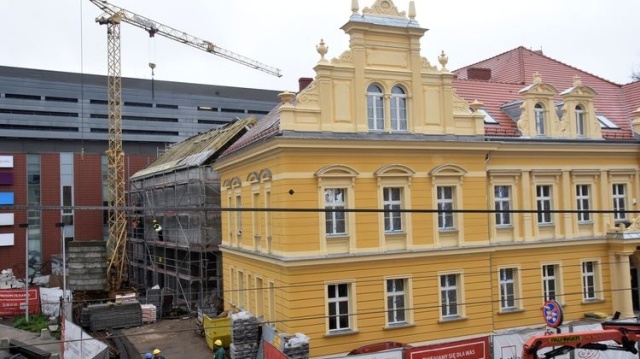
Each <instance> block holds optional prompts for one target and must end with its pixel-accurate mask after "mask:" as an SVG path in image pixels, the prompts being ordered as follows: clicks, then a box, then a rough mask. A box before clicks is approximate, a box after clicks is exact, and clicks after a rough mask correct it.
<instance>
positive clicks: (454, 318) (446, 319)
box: [438, 316, 469, 324]
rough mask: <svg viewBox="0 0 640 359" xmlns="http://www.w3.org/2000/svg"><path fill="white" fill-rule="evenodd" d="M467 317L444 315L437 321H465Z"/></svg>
mask: <svg viewBox="0 0 640 359" xmlns="http://www.w3.org/2000/svg"><path fill="white" fill-rule="evenodd" d="M467 319H469V318H467V317H460V316H455V317H445V318H440V319H439V320H438V323H440V324H442V323H453V322H462V321H465V320H467Z"/></svg>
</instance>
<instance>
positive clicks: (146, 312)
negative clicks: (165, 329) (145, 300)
mask: <svg viewBox="0 0 640 359" xmlns="http://www.w3.org/2000/svg"><path fill="white" fill-rule="evenodd" d="M140 307H141V308H142V322H143V323H155V322H156V306H155V305H153V304H142V305H140Z"/></svg>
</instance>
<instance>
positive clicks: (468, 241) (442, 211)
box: [213, 0, 640, 357]
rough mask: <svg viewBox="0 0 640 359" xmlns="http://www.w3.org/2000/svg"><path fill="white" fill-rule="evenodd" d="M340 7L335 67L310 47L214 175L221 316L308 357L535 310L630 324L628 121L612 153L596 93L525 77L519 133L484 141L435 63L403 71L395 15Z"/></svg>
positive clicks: (634, 239)
mask: <svg viewBox="0 0 640 359" xmlns="http://www.w3.org/2000/svg"><path fill="white" fill-rule="evenodd" d="M352 3H353V5H352V11H353V14H352V15H351V17H350V18H349V21H348V22H347V23H346V24H345V25H344V26H343V27H342V28H343V29H344V31H345V32H346V33H347V34H348V35H349V36H350V47H349V49H347V50H346V51H344V52H343V53H342V54H341V55H339V56H338V57H336V58H333V59H331V60H328V59H326V58H325V56H326V53H327V50H326V45H327V44H324V43H323V42H321V43H320V44H318V46H317V50H318V53H319V54H320V60H319V62H318V64H317V65H316V66H315V71H316V76H315V78H314V79H313V81H312V82H311V83H310V85H309V86H307V87H306V88H305V89H302V90H301V91H300V92H299V93H297V94H292V93H287V92H285V93H282V94H281V95H280V98H281V100H282V103H281V104H280V105H279V106H278V107H276V108H275V109H274V110H273V111H272V112H271V113H270V114H268V115H267V116H265V117H264V118H262V119H261V120H260V121H259V122H258V124H257V125H256V126H255V127H254V128H252V129H251V130H250V131H248V132H247V134H245V135H244V136H243V138H241V139H240V140H239V141H238V142H236V143H235V144H234V145H233V146H231V147H230V148H229V149H228V150H227V152H226V153H225V154H223V155H222V157H221V158H220V159H219V160H218V161H217V162H216V163H214V165H213V166H214V168H215V170H217V171H218V172H219V173H220V176H221V181H222V191H221V197H222V206H223V207H225V208H227V209H228V210H227V211H223V218H222V226H223V230H222V233H223V240H222V252H223V271H224V288H225V292H224V299H225V307H226V309H232V310H240V309H242V310H248V311H251V312H252V313H254V314H256V315H257V316H260V317H262V318H263V319H264V321H265V322H267V323H269V324H270V325H273V326H275V328H276V329H277V330H278V331H281V332H286V333H295V332H302V333H304V334H306V335H308V336H309V337H310V340H311V342H310V346H311V355H312V356H314V357H317V356H328V355H338V354H343V353H346V352H349V351H350V350H352V349H354V348H356V347H358V346H361V345H364V344H369V343H373V342H379V341H399V342H405V343H409V344H414V345H415V344H418V343H426V342H438V341H451V340H454V339H456V338H469V337H475V336H482V335H487V334H490V333H492V332H495V331H500V330H504V329H508V328H514V327H525V326H536V325H542V324H543V323H544V322H543V318H542V315H541V306H542V304H543V303H544V302H545V300H547V299H555V300H557V301H558V302H559V303H560V304H562V305H563V307H564V313H565V318H566V319H565V320H568V321H570V320H576V319H579V318H582V317H583V316H584V314H585V313H588V312H603V313H607V314H609V315H612V314H613V312H615V311H620V312H621V313H622V315H623V316H632V315H633V310H634V308H633V297H634V296H636V297H637V290H635V289H632V288H631V281H632V279H631V275H632V268H631V267H632V266H633V263H634V262H635V254H634V253H635V250H636V246H638V245H640V235H638V233H637V231H638V229H640V226H637V225H636V224H635V223H634V219H635V217H636V215H635V214H634V213H632V212H629V211H633V210H636V209H637V208H636V207H635V206H636V198H638V196H639V195H640V194H639V193H638V188H640V182H639V178H638V158H639V156H638V150H639V149H640V148H639V146H638V142H637V141H636V140H635V139H634V133H632V127H631V124H630V122H631V120H632V118H627V121H628V123H627V125H626V126H624V128H622V130H623V131H626V134H623V135H620V136H617V137H615V138H618V140H616V139H615V138H614V139H612V138H613V137H614V136H612V135H610V132H607V131H603V130H602V126H601V125H600V123H599V122H598V121H599V120H598V118H597V116H596V111H595V109H594V100H595V99H597V96H598V94H597V92H596V91H595V90H593V89H592V88H590V87H589V86H588V85H587V84H582V83H581V82H580V79H579V78H575V79H573V80H572V81H573V82H572V86H569V87H567V88H559V89H556V87H555V86H554V85H552V84H548V83H545V82H544V76H543V74H542V75H541V74H536V75H535V76H532V77H531V78H529V79H528V82H527V84H525V85H520V86H519V89H520V91H516V92H514V94H513V96H514V98H512V99H511V100H513V101H518V102H517V103H516V105H517V112H518V113H517V116H516V117H517V118H515V119H514V120H513V123H512V124H511V125H510V126H511V127H512V128H517V131H518V133H517V135H514V136H511V137H499V136H489V135H487V127H488V126H493V125H496V124H495V123H492V122H490V121H489V119H488V118H487V117H486V116H485V114H486V111H482V110H483V109H485V108H486V107H485V106H484V105H483V103H482V101H483V100H484V99H482V98H480V99H479V100H478V101H474V100H477V99H478V98H474V97H471V98H463V97H462V96H461V95H458V94H457V91H456V86H457V83H456V79H455V77H456V75H455V74H454V73H452V72H450V71H449V70H448V69H447V68H446V65H447V58H446V55H445V53H444V52H443V53H442V55H441V56H440V57H439V59H438V62H439V64H440V65H439V66H434V65H431V64H430V63H429V61H428V60H427V59H425V58H423V57H421V56H420V39H421V37H422V36H423V34H424V33H425V31H426V29H424V28H421V27H420V26H419V25H418V23H417V22H416V20H415V16H416V14H415V12H416V11H415V8H414V6H413V4H411V5H410V9H407V11H406V12H400V11H398V10H397V9H396V8H395V6H394V4H393V2H391V1H389V0H378V1H375V3H374V4H373V5H371V6H370V7H365V8H362V9H360V8H359V5H358V2H357V1H353V2H352ZM460 86H462V85H460ZM461 92H464V91H461ZM489 92H490V91H489ZM468 93H471V92H469V91H467V92H465V94H468ZM491 98H492V97H491V95H488V97H487V99H488V100H491ZM559 98H561V99H563V104H560V105H559V104H558V99H559ZM506 105H509V104H506ZM506 107H507V109H508V106H506ZM505 111H506V110H505ZM578 112H580V114H581V115H580V116H578V115H577V113H578ZM505 117H506V115H505ZM507 120H509V119H508V118H507ZM496 122H497V121H496ZM499 125H500V124H499V123H497V126H499ZM618 127H620V126H618ZM624 136H626V137H625V139H624V140H619V139H620V138H622V137H624ZM623 223H626V226H625V225H624V224H623ZM627 227H628V228H627Z"/></svg>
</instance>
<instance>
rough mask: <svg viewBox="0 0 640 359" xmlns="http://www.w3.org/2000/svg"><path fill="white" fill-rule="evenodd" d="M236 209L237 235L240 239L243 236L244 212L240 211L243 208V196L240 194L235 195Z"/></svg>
mask: <svg viewBox="0 0 640 359" xmlns="http://www.w3.org/2000/svg"><path fill="white" fill-rule="evenodd" d="M235 208H236V212H235V218H236V234H237V235H238V237H240V236H242V211H241V210H240V208H242V195H241V194H239V193H237V194H236V195H235Z"/></svg>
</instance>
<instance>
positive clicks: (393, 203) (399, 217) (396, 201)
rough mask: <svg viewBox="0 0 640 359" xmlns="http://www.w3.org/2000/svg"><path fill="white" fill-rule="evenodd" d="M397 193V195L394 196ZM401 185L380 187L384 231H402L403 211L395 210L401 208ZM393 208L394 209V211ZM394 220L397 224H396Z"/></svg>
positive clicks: (402, 193) (402, 195) (402, 190)
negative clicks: (383, 210)
mask: <svg viewBox="0 0 640 359" xmlns="http://www.w3.org/2000/svg"><path fill="white" fill-rule="evenodd" d="M396 195H397V197H396ZM403 197H404V188H403V187H395V186H394V187H391V186H390V187H384V188H382V204H383V208H384V209H385V212H384V231H385V233H399V232H403V231H404V218H403V217H404V216H403V212H399V211H397V210H401V209H403ZM394 210H395V211H394ZM396 221H399V224H398V225H396V224H395V223H396Z"/></svg>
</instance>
